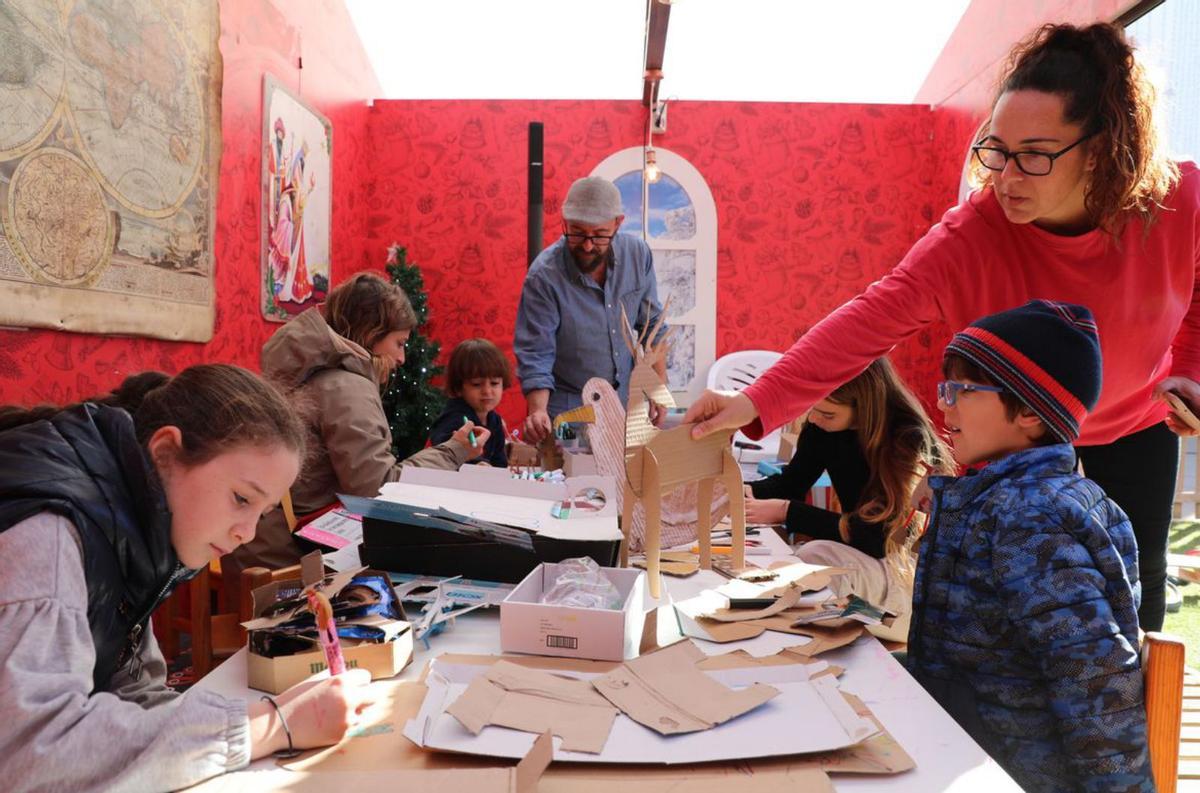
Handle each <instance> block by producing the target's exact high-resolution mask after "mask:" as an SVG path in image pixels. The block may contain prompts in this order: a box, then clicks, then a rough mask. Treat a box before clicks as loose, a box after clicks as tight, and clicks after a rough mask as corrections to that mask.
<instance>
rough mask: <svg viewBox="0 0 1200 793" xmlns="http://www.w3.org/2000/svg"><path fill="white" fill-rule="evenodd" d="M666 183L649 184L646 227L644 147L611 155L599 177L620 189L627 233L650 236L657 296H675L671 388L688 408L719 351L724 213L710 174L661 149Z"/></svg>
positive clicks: (660, 162) (599, 168) (597, 171)
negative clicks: (720, 236) (719, 221)
mask: <svg viewBox="0 0 1200 793" xmlns="http://www.w3.org/2000/svg"><path fill="white" fill-rule="evenodd" d="M655 151H656V152H657V153H658V166H659V169H660V170H661V172H662V176H661V177H660V178H659V180H658V181H657V182H655V183H653V184H650V185H648V187H649V190H648V200H647V201H646V212H645V219H646V223H645V229H644V230H643V226H642V218H643V213H642V197H643V195H645V193H644V192H643V189H642V148H641V147H640V146H638V147H636V148H630V149H624V150H622V151H619V152H617V153H616V154H613V155H611V156H609V157H608V158H606V159H605V160H604V161H603V162H601V163H600V164H599V165H597V166H596V168H595V169H594V170H593V171H592V176H603V177H604V178H606V179H611V180H612V181H613V183H615V184H616V185H617V188H618V189H619V190H620V191H621V200H622V203H623V204H624V210H625V223H624V224H623V225H622V226H621V232H622V233H624V234H644V237H645V240H646V242H647V243H648V244H649V245H650V249H651V251H653V253H654V271H655V274H656V275H657V277H658V297H659V300H661V301H663V302H664V303H665V302H666V300H667V298H668V297H669V298H670V299H671V306H670V308H669V311H668V315H667V322H668V323H669V324H671V325H674V326H676V327H678V328H679V329H678V330H677V331H675V335H674V340H673V344H672V346H671V351H670V355H669V357H668V359H667V385H668V386H669V387H670V389H671V393H672V395H673V396H674V397H675V400H676V402H677V403H678V404H679V405H680V406H681V407H683V406H686V405H689V404H691V401H692V400H693V399H695V398H696V397H698V396H699V395H700V393H701V392H702V391H703V390H704V383H705V377H706V376H707V374H708V368H709V367H710V366H712V363H713V361H714V360H715V359H716V348H717V321H716V320H717V210H716V205H715V204H714V203H713V198H712V193H711V192H710V191H709V189H708V185H707V184H706V183H705V182H704V178H703V177H702V176H701V175H700V172H699V171H697V170H696V169H695V168H694V167H693V166H692V164H691V163H689V162H688V161H687V160H685V159H684V158H682V157H680V156H679V155H678V154H675V153H674V152H671V151H668V150H666V149H659V148H656V149H655Z"/></svg>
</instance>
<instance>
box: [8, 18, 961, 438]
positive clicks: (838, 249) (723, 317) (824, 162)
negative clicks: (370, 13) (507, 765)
mask: <svg viewBox="0 0 1200 793" xmlns="http://www.w3.org/2000/svg"><path fill="white" fill-rule="evenodd" d="M287 9H288V13H287V14H285V13H284V12H282V11H280V10H279V6H277V4H276V3H275V2H271V1H270V0H249V1H248V2H238V3H232V2H225V3H222V7H221V25H222V35H221V51H222V55H223V58H224V64H225V80H224V87H223V97H222V115H223V120H222V134H223V139H224V140H223V143H224V145H223V152H222V159H221V168H220V183H219V188H218V193H217V219H216V222H217V229H216V239H215V252H216V279H217V301H216V321H215V333H214V337H213V340H212V342H210V343H208V344H206V345H199V344H187V343H178V342H164V341H156V340H149V339H128V338H116V337H105V336H96V335H87V334H74V333H65V332H53V331H40V330H33V331H10V330H0V403H9V402H16V403H22V404H31V403H36V402H44V401H52V402H59V403H62V402H67V401H70V400H73V399H77V398H80V397H82V396H86V395H90V394H94V393H98V392H101V391H104V390H107V389H109V388H112V387H113V386H114V385H115V384H116V383H117V382H119V381H120V379H121V378H123V377H124V376H125V375H127V374H129V373H132V372H136V371H141V370H143V369H147V368H154V369H162V370H164V371H168V372H174V371H178V370H179V369H181V368H183V367H184V366H186V365H188V364H190V363H195V362H200V361H229V362H233V363H238V364H241V365H244V366H248V367H250V368H253V369H257V368H258V358H259V352H260V349H261V346H262V344H263V343H264V342H265V341H266V339H267V338H268V337H269V335H270V334H271V332H273V331H274V329H275V328H276V327H277V326H275V325H273V324H271V323H268V322H267V321H265V320H264V319H262V317H261V312H260V310H259V306H258V301H259V293H260V290H259V266H258V264H259V245H260V228H261V227H260V222H261V217H260V203H261V189H260V173H261V170H260V169H261V167H262V160H261V146H262V141H261V130H262V123H263V122H262V94H261V81H262V75H263V73H264V72H266V71H270V72H272V73H273V74H277V75H279V76H280V77H281V78H282V79H284V80H285V82H287V84H288V87H289V88H290V89H291V90H293V91H294V92H296V93H297V94H298V95H300V96H302V97H304V98H305V99H306V101H309V102H311V103H312V104H313V105H314V106H315V107H316V108H318V109H319V110H320V111H321V112H322V113H323V114H325V115H326V116H327V117H328V118H329V119H330V121H331V122H332V123H333V125H334V126H335V127H336V128H337V146H336V147H335V150H334V156H333V171H334V173H333V183H334V193H333V230H332V266H333V272H332V279H331V280H332V282H333V283H335V284H336V283H337V282H338V280H340V279H341V278H344V277H345V276H346V275H348V274H350V273H352V272H354V271H356V270H361V269H367V268H370V269H376V270H382V266H383V261H384V259H385V257H386V250H387V246H388V245H389V244H390V243H392V242H399V243H401V244H404V245H406V246H408V248H409V251H410V253H411V255H412V257H413V258H414V259H415V260H417V261H420V262H421V263H422V265H423V273H424V276H425V280H426V284H427V286H428V289H429V294H430V308H431V325H430V328H429V329H428V332H429V334H430V335H431V336H432V337H434V338H436V339H437V340H438V341H439V342H441V343H442V347H443V350H445V351H448V350H450V349H452V348H453V346H454V345H455V344H456V343H457V342H458V341H460V340H462V339H464V338H468V337H471V336H482V337H485V338H489V339H492V340H493V341H495V342H496V343H497V344H499V345H500V346H501V348H502V349H503V350H505V351H506V352H507V353H508V354H510V355H511V349H512V332H513V327H514V324H515V317H516V305H517V298H518V295H519V293H520V289H521V283H522V280H523V278H524V274H525V258H526V242H525V227H526V223H525V221H526V217H525V204H526V196H527V194H526V168H525V157H526V152H527V129H528V124H529V122H530V121H541V122H543V123H544V124H545V130H546V144H545V215H544V224H545V240H544V241H545V242H546V243H547V244H548V243H550V242H552V241H553V240H554V239H555V238H556V237H557V236H558V235H559V234H560V233H561V221H560V217H559V207H560V204H561V201H562V199H563V197H564V196H565V193H566V190H567V188H568V186H569V185H570V183H571V182H572V181H573V180H574V179H575V178H577V177H579V176H583V175H586V174H588V173H590V172H591V171H592V169H593V168H594V167H595V166H596V165H597V164H598V163H599V162H600V161H602V160H603V159H604V158H605V157H607V156H609V155H610V154H612V153H614V152H616V151H619V150H621V149H623V148H627V147H629V146H637V145H640V142H641V141H642V139H643V137H644V131H645V112H646V111H645V108H643V107H642V106H641V104H640V103H639V102H636V101H629V102H617V101H544V102H538V101H504V102H496V101H412V102H409V101H380V102H376V103H375V105H374V107H373V108H368V107H367V106H366V105H365V103H364V102H363V101H362V98H363V97H364V96H367V95H371V94H372V93H374V92H376V91H377V88H374V87H371V86H372V85H373V82H374V78H373V75H371V73H370V69H369V66H367V65H366V62H365V59H364V58H363V56H362V54H361V51H360V50H359V47H358V43H357V38H356V34H355V33H354V30H353V27H352V25H351V23H350V21H349V18H348V15H346V14H345V10H344V7H343V6H342V5H341V3H340V2H338V0H315V1H314V2H313V3H312V4H311V7H310V4H294V5H293V4H289V5H288V6H287ZM298 17H300V18H298ZM301 32H305V38H304V42H305V44H304V60H303V64H304V68H303V69H299V68H297V61H298V57H299V52H300V33H301ZM288 81H290V82H288ZM675 104H676V106H675V107H674V108H673V109H672V118H671V129H670V131H669V133H667V134H666V135H663V136H660V137H659V139H658V141H657V142H659V143H660V144H661V145H662V146H663V147H666V148H668V149H671V150H673V151H675V152H677V153H679V154H680V155H681V156H683V157H685V158H687V160H688V161H689V162H691V163H692V164H693V165H694V166H695V167H696V168H697V169H698V170H699V171H700V173H701V174H702V176H703V177H704V179H705V181H706V183H707V184H708V186H709V188H710V189H711V190H712V193H713V196H714V199H715V202H716V211H717V220H718V240H719V249H718V258H717V266H718V297H717V350H716V353H717V355H718V356H720V355H723V354H725V353H728V352H732V351H735V350H740V349H776V350H782V349H785V348H786V347H787V346H788V345H790V344H791V343H792V342H794V341H795V339H796V338H797V337H799V336H800V335H801V334H803V333H804V332H805V331H806V330H807V329H808V328H810V327H812V325H813V324H815V323H816V322H818V321H820V319H821V318H822V317H824V316H825V315H826V314H828V313H829V312H830V311H832V310H833V309H835V308H837V306H839V305H841V304H842V303H843V302H845V301H846V300H849V299H851V298H853V297H854V296H855V295H856V294H858V293H859V292H861V291H862V290H863V289H864V288H865V287H866V286H867V285H868V284H869V283H871V282H872V281H873V280H875V279H877V278H879V277H881V276H882V275H884V274H885V273H887V272H888V271H889V270H890V269H891V268H892V267H894V266H895V265H896V264H897V263H898V262H899V261H900V259H901V258H902V257H903V255H904V253H905V252H906V251H907V250H908V248H909V247H910V246H911V245H912V244H913V242H915V241H916V239H918V238H919V237H920V235H921V234H923V233H924V232H925V231H926V230H927V229H928V228H929V226H930V225H931V224H932V223H933V222H935V221H936V220H937V219H938V217H940V215H941V213H942V212H943V211H944V210H945V209H946V208H948V207H949V206H950V205H951V204H952V203H953V202H954V200H955V196H956V193H957V185H958V178H959V173H960V171H961V165H962V156H963V154H964V152H965V150H966V146H967V144H968V143H969V142H970V141H969V140H967V137H969V135H970V123H969V122H964V121H960V120H957V119H953V118H950V117H948V116H943V114H942V111H937V112H931V111H930V110H929V108H927V107H923V106H863V105H833V104H830V105H812V104H809V105H789V104H753V103H721V102H677V103H675ZM964 117H965V116H964ZM931 135H932V136H934V140H933V141H932V143H931ZM666 266H668V267H669V268H672V269H673V268H674V267H675V265H674V264H670V265H666ZM948 338H949V330H948V329H946V328H943V327H939V326H937V325H934V326H930V327H927V328H925V329H924V330H922V331H921V332H919V333H917V334H916V335H915V336H914V337H913V338H912V339H910V340H909V341H907V342H905V343H903V344H902V345H900V347H898V348H897V350H896V352H895V354H894V358H895V360H896V362H897V365H898V367H899V369H900V371H901V372H902V373H903V374H904V375H905V376H906V377H907V378H909V380H910V381H911V382H912V384H913V385H914V388H915V390H916V391H917V392H918V394H919V395H920V396H921V397H922V399H923V400H925V401H926V403H927V404H928V405H932V403H933V399H932V386H933V383H934V382H935V381H936V380H937V379H938V375H937V369H938V365H939V362H940V355H941V349H942V346H943V345H944V343H945V341H946V340H947V339H948ZM500 411H501V413H502V415H504V417H505V418H506V419H507V420H508V422H509V424H510V425H515V423H516V422H518V421H519V420H520V419H521V418H523V416H524V399H523V398H522V396H521V394H520V392H519V390H518V389H517V388H513V389H510V390H509V392H508V393H506V395H505V400H504V402H503V403H502V405H501V408H500Z"/></svg>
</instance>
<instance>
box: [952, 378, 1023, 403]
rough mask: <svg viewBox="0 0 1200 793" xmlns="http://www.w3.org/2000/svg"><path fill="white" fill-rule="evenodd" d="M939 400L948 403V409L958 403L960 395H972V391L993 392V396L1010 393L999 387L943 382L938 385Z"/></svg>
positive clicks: (955, 381)
mask: <svg viewBox="0 0 1200 793" xmlns="http://www.w3.org/2000/svg"><path fill="white" fill-rule="evenodd" d="M937 389H938V399H940V400H942V401H943V402H945V403H946V406H947V407H953V405H954V403H955V402H957V401H958V395H959V394H961V393H964V392H965V393H968V394H969V393H971V392H972V391H991V392H992V393H993V394H1003V393H1004V392H1006V391H1008V389H1007V388H1001V387H1000V386H998V385H982V384H980V383H960V382H958V381H957V380H943V381H942V382H940V383H938V385H937Z"/></svg>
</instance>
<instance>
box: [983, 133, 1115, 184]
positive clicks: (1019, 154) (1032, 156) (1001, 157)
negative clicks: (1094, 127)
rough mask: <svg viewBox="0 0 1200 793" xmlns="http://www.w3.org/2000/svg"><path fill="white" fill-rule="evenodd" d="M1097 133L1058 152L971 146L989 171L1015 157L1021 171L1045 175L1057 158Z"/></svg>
mask: <svg viewBox="0 0 1200 793" xmlns="http://www.w3.org/2000/svg"><path fill="white" fill-rule="evenodd" d="M1095 134H1096V133H1094V132H1093V133H1091V134H1090V135H1084V136H1083V137H1082V138H1080V139H1079V140H1077V141H1075V142H1074V143H1072V144H1071V145H1070V146H1068V147H1067V148H1065V149H1062V150H1060V151H1056V152H1044V151H1008V150H1007V149H1001V148H1000V147H998V146H985V145H984V144H982V143H976V144H975V145H974V146H972V147H971V151H972V152H974V153H975V159H976V160H978V161H979V164H980V165H982V166H983V167H984V168H987V169H988V170H989V171H1003V170H1004V168H1005V166H1006V165H1008V161H1009V159H1013V160H1016V161H1017V167H1018V168H1020V169H1021V173H1024V174H1026V175H1027V176H1045V175H1046V174H1048V173H1050V171H1051V169H1053V168H1054V161H1055V160H1057V159H1058V158H1059V157H1061V156H1063V155H1064V154H1066V153H1067V152H1069V151H1070V150H1071V149H1073V148H1075V147H1076V146H1078V145H1079V144H1080V143H1083V142H1084V141H1085V140H1087V139H1088V138H1090V137H1092V135H1095Z"/></svg>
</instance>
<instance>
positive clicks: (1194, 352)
mask: <svg viewBox="0 0 1200 793" xmlns="http://www.w3.org/2000/svg"><path fill="white" fill-rule="evenodd" d="M1188 176H1189V177H1190V178H1187V177H1185V181H1184V184H1183V185H1182V187H1181V188H1180V193H1181V195H1180V206H1179V211H1181V212H1187V213H1188V214H1190V215H1191V216H1192V217H1193V218H1195V220H1194V221H1193V223H1192V238H1193V239H1192V246H1191V251H1192V258H1193V259H1194V260H1195V262H1194V263H1195V268H1194V272H1195V273H1196V281H1195V282H1194V283H1193V286H1192V302H1191V305H1190V306H1189V307H1188V311H1187V314H1185V315H1184V317H1183V324H1182V325H1181V326H1180V328H1179V332H1178V333H1177V334H1175V341H1174V343H1173V344H1172V345H1171V356H1172V361H1173V362H1172V364H1171V374H1173V375H1177V376H1179V377H1189V378H1191V379H1192V380H1196V381H1197V382H1200V188H1198V187H1197V182H1200V180H1198V179H1197V178H1196V175H1195V173H1189V174H1188Z"/></svg>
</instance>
